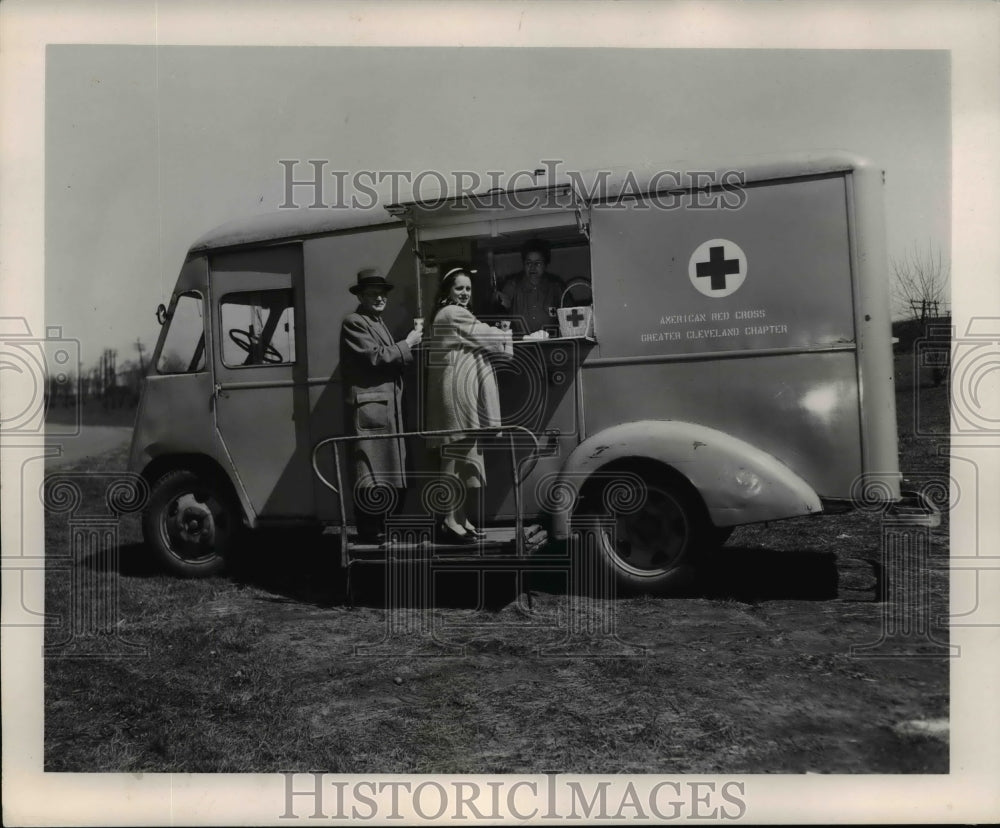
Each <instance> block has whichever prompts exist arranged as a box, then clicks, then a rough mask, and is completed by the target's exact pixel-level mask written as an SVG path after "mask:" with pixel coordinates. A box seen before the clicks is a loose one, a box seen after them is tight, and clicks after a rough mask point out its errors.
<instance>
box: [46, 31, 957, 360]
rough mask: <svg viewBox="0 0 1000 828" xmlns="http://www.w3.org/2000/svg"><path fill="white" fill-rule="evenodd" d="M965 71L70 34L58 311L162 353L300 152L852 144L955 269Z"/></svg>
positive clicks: (51, 97) (743, 58)
mask: <svg viewBox="0 0 1000 828" xmlns="http://www.w3.org/2000/svg"><path fill="white" fill-rule="evenodd" d="M950 84H951V79H950V54H949V52H948V51H944V50H864V51H860V50H777V49H775V50H770V49H768V50H760V49H757V50H723V49H618V48H519V49H512V48H457V47H456V48H440V47H430V48H390V47H384V48H383V47H367V48H353V47H342V46H334V47H303V46H291V47H280V46H276V47H249V46H247V47H244V46H151V45H149V46H141V45H140V46H129V45H121V46H118V45H49V46H48V49H47V53H46V81H45V97H46V99H45V118H46V126H45V149H46V156H45V158H46V165H45V176H46V184H45V196H46V198H45V204H46V207H45V284H46V294H45V316H46V324H48V325H59V326H61V327H62V328H63V335H64V336H69V337H74V338H77V339H79V340H80V341H81V356H82V359H83V363H84V365H85V366H86V365H88V364H92V363H93V362H95V361H96V360H97V358H98V356H99V354H100V352H101V349H103V348H105V347H112V348H115V349H117V350H118V354H119V356H118V359H119V363H121V362H122V361H123V360H125V359H134V358H135V356H136V349H135V341H136V340H137V339H139V340H141V341H142V342H143V343H144V344H145V345H146V346H147V348H151V347H152V345H153V344H154V343H155V338H156V336H157V334H158V326H157V324H156V321H155V319H154V315H153V312H154V309H155V307H156V305H157V304H158V303H159V302H167V301H168V300H169V296H170V292H171V290H172V287H173V283H174V280H175V278H176V276H177V273H178V271H179V269H180V265H181V263H182V261H183V258H184V255H185V252H186V250H187V248H188V247H189V245H190V244H191V243H192V242H193V241H194V240H195V239H196V238H197V237H199V236H200V235H202V234H203V233H204V232H205V231H207V230H209V229H211V228H212V227H214V226H216V225H218V224H221V223H223V222H226V221H229V220H231V219H236V218H241V217H246V216H250V215H253V214H256V213H260V212H269V211H273V210H275V209H277V208H278V206H279V205H280V204H281V203H282V202H283V200H284V187H285V184H284V167H282V165H281V164H280V163H279V161H280V160H282V159H285V160H287V159H300V160H302V161H303V162H305V161H306V160H307V159H322V160H325V161H327V162H328V163H327V166H326V168H325V171H326V172H328V173H329V172H330V171H333V170H342V171H345V172H347V173H348V174H353V173H356V172H357V171H359V170H376V171H386V170H398V171H409V172H411V173H416V172H419V171H422V170H436V171H440V172H442V173H445V174H446V175H450V174H452V173H453V172H455V171H457V170H469V171H473V172H478V173H479V174H480V175H485V173H486V172H487V171H489V170H497V171H501V172H504V173H506V174H508V175H510V174H512V173H514V172H516V171H517V170H523V169H528V170H530V169H533V168H534V167H536V166H537V165H538V162H539V161H540V160H541V159H560V160H562V161H563V163H564V169H570V170H572V169H577V170H587V169H602V168H604V167H609V166H613V167H621V166H627V165H629V164H633V163H634V164H642V163H648V162H654V163H659V162H662V163H663V164H664V165H665V168H667V169H675V168H677V167H678V166H680V167H681V168H682V169H684V170H686V171H691V170H694V169H700V168H701V165H703V164H706V163H707V164H710V165H714V164H716V163H719V164H727V163H729V162H730V161H732V162H734V163H739V162H741V161H745V160H747V159H748V158H750V157H753V156H757V155H761V154H770V155H773V154H781V153H786V152H800V151H810V150H829V149H841V150H848V151H851V152H854V153H857V154H859V155H862V156H864V157H867V158H869V159H871V160H872V161H874V162H875V163H877V164H879V165H880V166H882V167H883V168H884V169H885V171H886V188H885V202H886V232H887V249H888V251H889V255H890V257H895V258H900V257H902V256H904V255H905V254H906V253H907V252H909V251H912V250H913V249H914V246H918V247H920V248H922V249H923V248H926V247H927V246H928V245H930V246H931V247H932V248H933V249H934V250H937V251H940V252H941V253H942V256H943V258H944V260H945V261H946V262H947V261H948V257H949V253H950V223H951V211H950V199H951V182H950V172H949V171H950V135H951V125H950V105H951V102H950V89H951V86H950ZM709 168H711V166H709ZM310 174H311V168H310V167H308V166H306V165H305V164H304V163H303V164H302V165H299V166H298V167H297V168H296V176H297V177H298V178H305V177H307V176H309V175H310ZM332 180H333V179H332V177H331V178H328V179H327V181H328V182H332ZM327 192H329V191H327ZM297 193H298V194H299V195H297V198H299V199H300V200H301V201H302V202H303V203H305V202H306V199H307V198H308V195H309V193H308V192H305V193H303V191H301V190H300V191H297ZM328 200H330V199H328Z"/></svg>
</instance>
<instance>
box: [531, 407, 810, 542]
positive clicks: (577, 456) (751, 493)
mask: <svg viewBox="0 0 1000 828" xmlns="http://www.w3.org/2000/svg"><path fill="white" fill-rule="evenodd" d="M628 458H636V459H640V460H653V461H655V462H658V463H662V464H663V465H666V466H669V467H671V468H673V469H674V470H676V471H677V472H678V473H679V474H681V475H683V476H684V477H685V478H686V479H687V480H688V481H690V483H691V485H692V486H694V488H695V489H696V490H697V491H698V493H699V494H700V495H701V498H702V500H703V501H704V503H705V507H706V508H707V510H708V514H709V516H710V517H711V519H712V522H713V523H714V524H715V525H716V526H738V525H740V524H744V523H759V522H761V521H765V520H779V519H781V518H789V517H798V516H800V515H810V514H817V513H819V512H821V511H822V506H821V504H820V500H819V496H818V495H817V494H816V492H815V491H813V489H812V487H811V486H810V485H809V484H808V483H806V482H805V481H804V480H803V479H802V478H801V477H799V476H798V475H797V474H796V473H795V472H793V471H792V470H791V469H789V468H788V466H786V465H785V464H784V463H782V462H781V461H780V460H778V459H777V458H776V457H774V456H773V455H770V454H768V453H766V452H764V451H761V450H760V449H758V448H756V447H754V446H752V445H750V444H749V443H747V442H744V441H743V440H740V439H738V438H736V437H733V436H732V435H730V434H726V433H725V432H723V431H717V430H715V429H713V428H707V427H706V426H702V425H697V424H695V423H687V422H680V421H676V420H642V421H639V422H634V423H625V424H623V425H617V426H613V427H612V428H608V429H605V430H604V431H601V432H599V433H598V434H595V435H593V436H592V437H588V438H587V439H586V440H584V441H583V442H582V443H580V445H578V446H577V447H576V448H575V449H574V450H573V453H572V454H570V456H569V457H568V458H567V460H566V463H565V464H564V465H563V468H562V471H561V472H560V473H559V475H558V480H557V481H552V482H553V483H556V482H557V483H558V485H559V486H561V487H564V488H563V490H562V491H561V492H560V493H558V495H556V496H554V497H550V498H548V500H549V502H550V503H553V504H554V508H553V510H552V514H553V529H554V531H555V535H556V537H562V538H565V537H567V536H568V534H569V519H570V516H571V514H572V511H573V501H574V500H575V498H572V497H566V496H565V495H566V491H567V490H566V488H565V487H567V486H568V487H569V491H571V492H575V493H578V492H579V490H580V489H581V488H582V486H583V484H584V482H585V481H586V480H587V478H589V477H590V476H591V475H593V474H594V473H595V472H597V471H598V470H599V469H601V468H602V467H604V466H607V465H608V464H610V463H614V462H615V461H620V460H625V459H628Z"/></svg>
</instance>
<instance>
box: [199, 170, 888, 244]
mask: <svg viewBox="0 0 1000 828" xmlns="http://www.w3.org/2000/svg"><path fill="white" fill-rule="evenodd" d="M871 166H872V165H871V164H870V162H868V161H867V160H865V159H864V158H861V157H859V156H857V155H854V154H852V153H848V152H844V151H841V150H831V151H827V152H802V153H784V154H781V155H772V156H756V157H754V158H752V159H747V161H746V162H745V163H729V164H718V163H715V164H713V163H706V162H705V161H704V160H702V161H700V162H697V163H696V162H694V161H691V160H686V159H681V160H678V161H671V162H669V163H663V162H652V161H642V162H640V163H637V164H630V165H623V166H615V167H606V168H604V169H601V170H596V169H592V170H579V171H577V170H570V171H568V172H567V171H562V170H558V168H557V171H558V172H559V174H558V175H557V176H555V177H553V178H550V177H547V176H545V175H544V174H543V175H541V176H539V177H537V178H536V180H535V181H533V182H531V183H530V184H525V185H524V186H515V187H512V188H510V189H509V190H506V191H504V192H507V193H510V192H524V191H529V190H538V191H542V190H550V189H556V188H565V187H567V186H569V187H572V188H573V189H574V190H575V191H576V192H577V193H578V194H579V195H580V196H583V197H585V198H586V200H588V201H603V200H607V199H614V198H616V197H618V196H620V195H622V194H625V193H629V194H637V193H641V192H647V191H649V188H651V187H653V186H656V187H657V189H658V190H660V191H668V190H679V189H689V188H697V187H704V186H705V181H706V179H705V178H704V177H702V178H700V177H701V176H715V178H714V179H712V178H709V179H708V180H709V181H713V180H714V181H715V182H717V183H718V182H722V183H725V182H726V179H723V178H722V176H723V175H724V174H726V173H733V172H736V173H740V174H742V178H741V179H740V180H741V181H742V182H744V183H747V184H749V183H752V182H754V181H766V180H773V179H779V178H792V177H800V176H809V175H823V174H825V173H832V172H839V171H845V170H855V169H861V168H869V167H871ZM541 169H544V168H541ZM521 180H523V181H527V180H528V179H527V177H522V179H521ZM729 183H730V184H732V183H735V182H733V181H732V179H729ZM581 188H582V190H581ZM491 194H492V195H495V194H496V191H492V193H491V191H489V190H483V191H481V192H476V193H475V194H472V195H471V197H473V198H476V197H478V198H485V197H487V196H489V195H491ZM420 196H421V198H416V197H415V194H414V193H412V192H411V193H409V194H408V195H407V196H406V197H405V198H401V199H399V200H397V201H395V202H393V203H384V204H380V203H376V204H374V205H372V206H371V207H368V208H361V207H352V208H349V207H295V208H290V209H286V210H277V211H272V212H268V213H261V214H258V215H255V216H250V217H248V218H243V219H236V220H233V221H229V222H226V223H225V224H221V225H219V226H218V227H215V228H214V229H212V230H209V231H208V232H207V233H205V234H204V235H203V236H201V237H200V238H199V239H197V240H196V241H195V242H194V244H192V245H191V248H190V253H199V252H204V251H206V250H211V249H215V248H220V247H233V246H237V245H243V244H251V243H257V242H268V241H278V240H281V239H294V238H302V237H306V236H316V235H323V234H326V233H334V232H337V231H344V230H354V229H358V228H361V227H377V226H382V225H388V224H395V223H401V219H400V216H401V215H402V214H409V215H419V214H421V213H424V212H425V211H427V210H439V209H440V207H441V206H442V204H448V203H451V204H456V205H457V204H458V203H460V202H461V201H462V200H464V199H466V198H467V197H468V195H463V196H449V195H448V194H447V192H442V191H440V190H439V191H435V192H429V191H428V190H427V189H426V188H425V189H422V190H421V192H420Z"/></svg>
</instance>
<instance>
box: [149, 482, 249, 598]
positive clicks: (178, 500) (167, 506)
mask: <svg viewBox="0 0 1000 828" xmlns="http://www.w3.org/2000/svg"><path fill="white" fill-rule="evenodd" d="M239 525H240V524H239V513H238V509H237V507H236V504H235V503H234V501H233V498H232V497H231V496H230V495H229V493H228V491H227V490H226V488H225V487H224V486H223V485H221V484H220V483H219V482H218V481H216V480H213V479H211V478H209V477H204V476H202V475H199V474H196V473H195V472H193V471H189V470H187V469H176V470H174V471H170V472H167V473H166V474H164V475H163V476H162V477H160V478H159V479H158V480H157V481H156V482H155V483H154V484H153V490H152V493H151V494H150V498H149V505H148V506H147V507H146V510H145V512H143V515H142V534H143V537H144V538H145V540H146V543H147V544H148V545H149V546H150V547H151V548H152V550H153V551H154V552H155V553H156V555H157V558H158V559H159V561H160V563H161V564H163V565H164V566H165V567H166V568H167V569H168V570H170V571H171V572H172V573H174V574H175V575H180V576H182V577H188V578H190V577H205V576H208V575H214V574H216V573H218V572H220V571H221V570H222V569H223V568H224V567H225V563H226V555H227V554H228V552H229V551H230V547H231V544H232V541H233V538H234V536H235V534H236V531H237V529H238V528H239Z"/></svg>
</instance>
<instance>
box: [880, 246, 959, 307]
mask: <svg viewBox="0 0 1000 828" xmlns="http://www.w3.org/2000/svg"><path fill="white" fill-rule="evenodd" d="M949 273H950V268H949V266H948V265H947V264H946V263H945V262H944V260H943V259H942V257H941V251H940V250H937V251H936V252H935V250H934V248H933V246H932V245H931V244H930V243H929V242H928V244H927V249H926V250H921V249H920V248H919V247H917V246H916V245H914V247H913V251H912V252H907V253H906V254H904V255H903V257H902V258H900V259H893V260H892V274H893V285H892V295H893V298H894V299H895V301H896V305H897V306H898V308H899V310H900V311H901V312H902V313H905V314H907V316H908V318H910V319H919V320H920V321H921V322H923V321H924V320H926V319H933V318H935V317H938V316H941V315H942V314H943V313H947V311H948V276H949Z"/></svg>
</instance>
